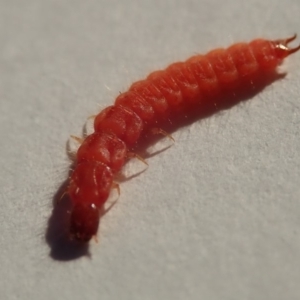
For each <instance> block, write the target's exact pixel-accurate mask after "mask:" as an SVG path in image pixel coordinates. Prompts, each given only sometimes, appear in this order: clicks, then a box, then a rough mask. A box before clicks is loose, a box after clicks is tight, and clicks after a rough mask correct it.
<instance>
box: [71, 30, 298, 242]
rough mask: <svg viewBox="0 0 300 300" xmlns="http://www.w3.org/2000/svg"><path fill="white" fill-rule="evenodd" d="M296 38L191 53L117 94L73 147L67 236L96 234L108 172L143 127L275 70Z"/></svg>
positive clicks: (291, 50)
mask: <svg viewBox="0 0 300 300" xmlns="http://www.w3.org/2000/svg"><path fill="white" fill-rule="evenodd" d="M295 38H296V36H293V37H292V38H289V39H285V40H276V41H268V40H262V39H257V40H254V41H252V42H251V43H249V44H246V43H239V44H235V45H233V46H231V47H229V48H227V49H216V50H213V51H211V52H209V53H208V54H206V55H196V56H193V57H191V58H190V59H188V60H187V61H185V62H178V63H174V64H172V65H170V66H169V67H167V69H165V70H162V71H156V72H153V73H151V74H150V75H149V76H148V77H147V78H146V79H144V80H141V81H138V82H135V83H133V84H132V85H131V87H130V88H129V90H128V91H127V92H125V93H122V94H121V95H119V96H118V97H117V99H116V101H115V104H114V105H113V106H109V107H107V108H105V109H104V110H103V111H101V112H100V113H99V114H98V115H97V116H96V118H95V121H94V129H95V132H94V133H93V134H91V135H89V136H88V137H87V138H86V139H85V140H84V141H83V143H82V145H81V146H80V148H79V149H78V152H77V161H76V167H75V170H74V172H73V174H72V175H71V179H70V185H69V189H68V193H69V195H70V198H71V200H72V203H73V211H72V213H71V219H70V234H71V236H72V237H73V238H75V239H77V240H79V241H89V240H90V239H91V237H92V236H94V235H96V233H97V230H98V224H99V217H100V216H99V214H100V213H99V211H100V209H101V208H102V206H103V205H104V203H105V202H106V200H107V198H108V196H109V192H110V190H111V188H112V185H113V176H114V174H115V173H116V172H118V171H119V170H120V169H121V168H122V166H123V165H124V163H125V161H126V156H127V152H128V149H129V148H130V147H132V146H133V145H135V144H136V143H137V142H138V140H139V138H140V137H141V134H142V133H143V132H144V131H145V130H149V129H151V128H153V127H155V126H154V124H156V123H157V122H159V121H160V120H165V119H167V118H168V117H169V116H170V115H172V114H173V113H175V112H177V113H178V112H180V111H182V109H183V108H188V107H195V105H197V108H198V109H199V110H201V109H202V108H203V106H204V105H205V104H206V103H207V102H208V101H213V99H214V97H219V96H220V95H221V93H223V92H224V91H228V90H229V91H234V90H235V89H236V88H237V87H238V86H241V85H243V84H245V83H249V82H252V81H253V80H254V79H255V78H256V77H257V76H258V75H259V74H261V73H264V72H268V71H272V70H274V69H275V68H276V67H277V66H278V65H279V64H280V63H281V62H282V60H283V59H284V58H285V57H287V56H288V55H289V54H292V53H294V52H296V51H298V50H299V49H300V46H298V47H297V48H289V47H288V43H289V42H291V41H292V40H294V39H295Z"/></svg>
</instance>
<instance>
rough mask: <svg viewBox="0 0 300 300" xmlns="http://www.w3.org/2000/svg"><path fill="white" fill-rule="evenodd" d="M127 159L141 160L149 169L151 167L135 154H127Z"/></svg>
mask: <svg viewBox="0 0 300 300" xmlns="http://www.w3.org/2000/svg"><path fill="white" fill-rule="evenodd" d="M127 157H128V158H137V159H138V160H140V161H141V162H143V163H144V164H145V165H146V166H147V167H148V166H149V165H148V163H147V162H146V161H145V160H144V159H143V158H142V157H141V156H139V155H138V154H136V153H133V152H127Z"/></svg>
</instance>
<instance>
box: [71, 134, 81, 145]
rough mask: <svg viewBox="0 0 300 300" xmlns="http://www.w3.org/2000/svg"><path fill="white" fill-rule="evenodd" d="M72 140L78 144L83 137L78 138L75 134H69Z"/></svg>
mask: <svg viewBox="0 0 300 300" xmlns="http://www.w3.org/2000/svg"><path fill="white" fill-rule="evenodd" d="M70 137H71V138H72V139H73V140H75V141H76V142H78V143H79V144H82V143H83V141H84V139H83V138H80V137H78V136H75V135H71V136H70Z"/></svg>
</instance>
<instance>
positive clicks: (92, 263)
mask: <svg viewBox="0 0 300 300" xmlns="http://www.w3.org/2000/svg"><path fill="white" fill-rule="evenodd" d="M237 3H239V4H237ZM0 8H1V9H0V45H1V47H0V70H1V72H0V111H1V115H0V136H1V147H0V169H1V173H0V175H1V177H0V187H1V190H0V198H1V205H0V228H1V229H0V249H1V250H0V266H1V268H0V278H1V280H0V295H1V299H31V300H40V299H45V300H48V299H66V300H69V299H72V300H77V299H86V300H90V299H107V300H112V299H122V300H126V299H128V300H129V299H130V300H133V299H145V300H146V299H147V300H148V299H149V300H152V299H153V300H154V299H164V300H166V299H172V300H175V299H210V300H216V299H222V300H240V299H249V300H250V299H251V300H252V299H256V300H265V299H272V300H277V299H278V300H281V299H288V300H292V299H299V298H300V289H299V287H298V284H299V281H300V268H299V264H300V234H299V233H300V218H299V216H300V187H299V178H300V169H299V167H300V158H299V150H300V141H299V140H300V139H299V133H300V129H299V124H300V105H299V92H300V84H299V83H300V80H299V79H300V55H299V54H298V55H295V56H294V57H291V58H290V59H289V60H288V61H287V63H286V64H285V68H286V69H287V70H288V71H289V75H288V76H287V77H286V78H285V79H284V80H281V81H278V82H275V83H273V84H272V85H271V86H269V87H268V88H266V89H265V90H264V91H263V92H261V93H260V94H259V95H257V96H256V97H254V98H253V99H251V100H250V101H248V102H245V103H242V104H240V105H238V106H235V107H234V108H232V109H231V110H228V111H225V112H221V113H219V114H217V115H215V116H212V117H211V118H208V119H205V120H202V121H200V122H197V123H194V124H193V125H191V126H189V127H186V128H183V129H181V130H178V131H177V132H176V133H174V138H175V139H176V144H175V145H174V146H173V147H172V148H171V149H169V150H168V151H165V152H163V153H162V154H160V155H157V156H155V157H153V158H151V159H150V160H149V164H150V167H149V168H148V170H147V172H145V173H143V174H142V175H140V176H139V177H137V178H135V179H132V180H130V181H128V182H125V183H123V184H122V185H121V189H122V195H121V199H120V200H119V202H118V204H117V205H116V206H115V207H114V209H113V210H111V212H110V213H109V214H108V215H107V216H105V217H104V218H103V221H102V223H101V228H100V244H95V243H91V247H90V248H91V249H90V252H91V254H92V258H91V259H88V258H87V257H79V258H78V259H74V260H68V261H63V260H58V259H55V258H53V257H51V256H49V253H50V251H51V249H50V247H49V245H48V244H47V243H46V242H45V231H46V226H47V222H48V219H49V217H50V215H51V209H52V208H51V201H52V198H53V195H54V194H55V193H56V191H57V189H58V187H59V186H60V184H61V183H62V182H63V181H64V179H65V178H66V176H67V170H68V167H69V161H68V158H67V157H66V153H65V141H66V140H67V138H68V136H69V134H71V133H72V134H79V133H80V132H81V128H82V125H83V124H84V122H85V120H86V118H87V117H88V116H89V115H91V114H94V113H95V112H96V111H97V110H98V109H99V105H100V106H101V107H104V106H106V105H109V104H110V103H112V101H113V98H114V96H115V95H117V94H118V92H119V91H121V90H122V91H123V90H125V89H126V87H128V85H129V84H130V83H131V82H132V81H134V80H137V79H139V78H141V77H143V76H145V75H146V74H147V73H148V72H149V71H151V70H155V69H157V68H160V67H164V66H166V65H167V64H168V63H170V62H172V61H175V60H179V59H184V58H187V57H188V56H190V55H192V54H194V53H196V52H205V51H207V50H209V49H210V48H213V47H218V46H222V45H229V44H231V43H232V42H234V41H240V40H246V41H247V40H250V39H252V38H255V37H257V36H264V37H270V38H277V37H284V36H286V35H290V34H292V33H294V31H297V30H298V31H299V30H300V29H299V28H300V18H299V16H300V2H299V1H298V0H286V1H281V0H264V1H261V0H248V1H235V0H225V1H221V0H203V1H197V0H177V1H175V0H174V1H171V0H169V1H159V0H155V1H154V0H151V1H150V0H148V1H146V0H143V1H137V0H135V1H134V0H129V1H116V0H114V1H108V0H106V1H105V0H102V1H96V0H94V1H92V0H88V1H80V0H72V1H70V0H69V1H68V0H66V1H61V0H59V1H58V0H57V1H51V0H48V1H41V0H28V1H20V0H14V1H5V0H1V1H0ZM106 86H108V87H109V89H107V88H106Z"/></svg>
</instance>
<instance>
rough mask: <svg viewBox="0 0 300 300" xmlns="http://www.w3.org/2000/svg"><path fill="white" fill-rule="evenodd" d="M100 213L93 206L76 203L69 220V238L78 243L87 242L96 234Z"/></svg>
mask: <svg viewBox="0 0 300 300" xmlns="http://www.w3.org/2000/svg"><path fill="white" fill-rule="evenodd" d="M99 218H100V211H99V208H98V207H96V205H94V204H82V203H77V204H75V205H74V207H73V210H72V212H71V218H70V238H71V239H72V240H77V241H79V242H88V241H89V240H90V239H91V238H92V237H93V236H95V235H96V234H97V231H98V226H99Z"/></svg>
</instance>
